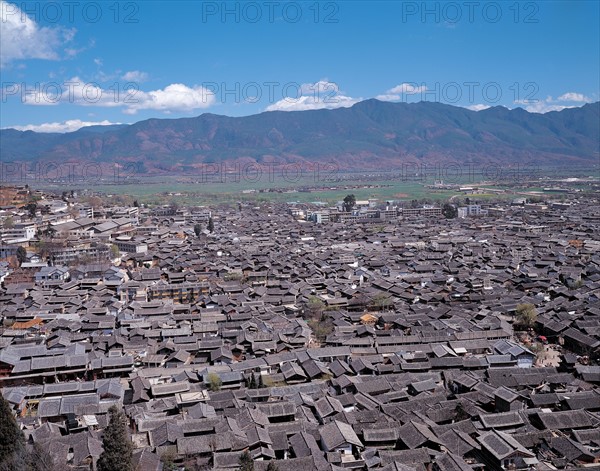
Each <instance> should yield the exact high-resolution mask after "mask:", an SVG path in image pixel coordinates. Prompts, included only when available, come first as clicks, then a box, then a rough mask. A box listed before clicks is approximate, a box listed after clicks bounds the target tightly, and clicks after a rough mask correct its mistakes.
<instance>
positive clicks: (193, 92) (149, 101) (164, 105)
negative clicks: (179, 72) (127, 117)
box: [124, 83, 215, 114]
mask: <svg viewBox="0 0 600 471" xmlns="http://www.w3.org/2000/svg"><path fill="white" fill-rule="evenodd" d="M129 101H130V103H126V104H125V105H126V108H125V110H124V112H125V113H127V114H135V113H137V112H138V111H139V110H161V111H164V112H166V113H168V112H171V111H193V110H196V109H199V108H208V107H209V106H211V105H212V104H214V102H215V95H214V93H213V92H211V91H210V90H208V89H206V88H204V87H200V86H195V87H188V86H186V85H183V84H181V83H173V84H171V85H169V86H167V87H165V88H164V89H162V90H154V91H151V92H143V91H138V92H137V93H135V94H133V95H132V97H131V100H129Z"/></svg>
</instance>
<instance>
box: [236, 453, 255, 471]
mask: <svg viewBox="0 0 600 471" xmlns="http://www.w3.org/2000/svg"><path fill="white" fill-rule="evenodd" d="M239 464H240V466H239V468H238V471H254V461H253V460H252V456H250V453H249V452H248V450H246V451H244V453H242V454H241V455H240V461H239Z"/></svg>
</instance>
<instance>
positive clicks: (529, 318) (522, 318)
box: [515, 303, 537, 329]
mask: <svg viewBox="0 0 600 471" xmlns="http://www.w3.org/2000/svg"><path fill="white" fill-rule="evenodd" d="M536 321H537V311H536V309H535V306H534V305H533V304H529V303H526V304H519V305H518V306H517V310H516V318H515V325H517V326H520V327H522V328H526V329H529V328H531V327H533V326H534V325H535V323H536Z"/></svg>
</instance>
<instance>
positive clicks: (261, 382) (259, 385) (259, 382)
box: [256, 373, 265, 389]
mask: <svg viewBox="0 0 600 471" xmlns="http://www.w3.org/2000/svg"><path fill="white" fill-rule="evenodd" d="M256 387H257V388H258V389H262V388H264V387H265V383H264V381H263V378H262V375H261V374H260V373H259V374H258V381H257V382H256Z"/></svg>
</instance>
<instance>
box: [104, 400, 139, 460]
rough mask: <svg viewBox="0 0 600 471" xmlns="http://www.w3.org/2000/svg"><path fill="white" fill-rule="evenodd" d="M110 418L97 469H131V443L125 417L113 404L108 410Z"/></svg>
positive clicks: (105, 430)
mask: <svg viewBox="0 0 600 471" xmlns="http://www.w3.org/2000/svg"><path fill="white" fill-rule="evenodd" d="M108 414H109V416H110V420H109V423H108V426H107V427H106V429H104V437H103V439H102V444H103V446H104V451H103V452H102V454H101V455H100V458H99V459H98V467H97V469H98V471H133V463H132V454H133V445H132V443H131V440H130V439H129V434H128V431H127V417H126V416H125V414H124V413H123V412H122V411H119V410H118V409H117V408H116V407H115V406H112V407H111V408H110V409H109V410H108Z"/></svg>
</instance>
